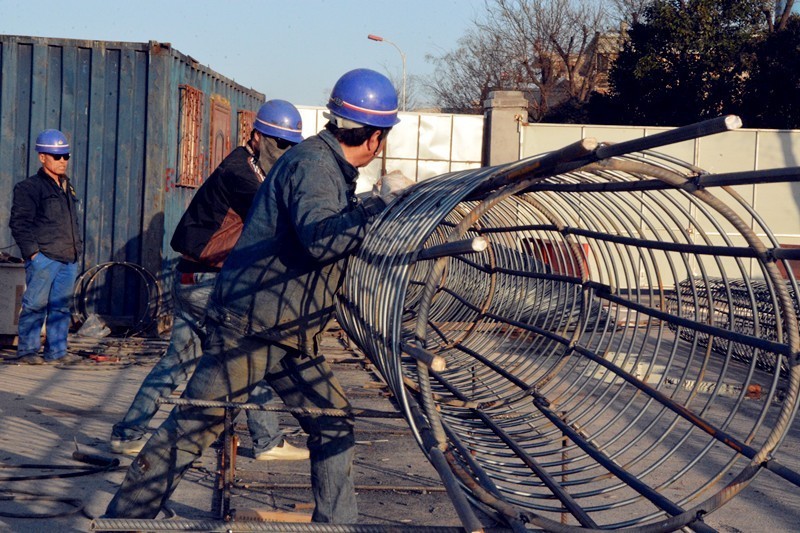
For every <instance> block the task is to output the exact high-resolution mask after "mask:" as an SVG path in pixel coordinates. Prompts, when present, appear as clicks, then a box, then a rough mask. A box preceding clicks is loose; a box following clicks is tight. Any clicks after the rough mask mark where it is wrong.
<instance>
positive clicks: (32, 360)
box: [17, 353, 47, 365]
mask: <svg viewBox="0 0 800 533" xmlns="http://www.w3.org/2000/svg"><path fill="white" fill-rule="evenodd" d="M17 362H18V363H19V364H21V365H43V364H45V363H46V362H47V361H45V360H44V357H42V356H41V355H36V354H35V353H32V354H29V355H23V356H22V357H20V358H19V359H17Z"/></svg>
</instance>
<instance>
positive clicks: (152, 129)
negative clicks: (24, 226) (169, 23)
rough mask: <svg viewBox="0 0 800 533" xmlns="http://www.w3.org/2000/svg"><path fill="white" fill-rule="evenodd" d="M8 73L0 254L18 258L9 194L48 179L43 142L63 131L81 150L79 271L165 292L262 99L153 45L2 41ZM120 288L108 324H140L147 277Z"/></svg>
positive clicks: (0, 120)
mask: <svg viewBox="0 0 800 533" xmlns="http://www.w3.org/2000/svg"><path fill="white" fill-rule="evenodd" d="M0 72H1V73H0V135H1V136H2V142H1V143H0V185H2V188H3V190H5V191H6V194H4V195H0V248H3V251H5V252H7V253H10V254H12V255H18V254H19V250H18V248H17V247H16V246H15V245H14V241H13V239H12V236H11V232H10V230H9V228H8V217H9V213H10V209H11V199H12V197H11V190H12V188H13V186H14V184H16V183H17V182H19V181H21V180H22V179H24V178H25V177H27V176H29V175H31V174H33V173H35V172H36V170H37V169H38V167H39V161H38V157H37V154H36V152H35V150H34V144H35V139H36V136H37V134H38V133H39V132H40V131H41V130H43V129H46V128H57V129H60V130H61V131H63V132H64V133H65V134H66V135H67V138H68V139H69V141H70V143H71V146H72V148H71V154H72V157H71V159H70V164H69V170H68V173H69V176H70V178H71V179H72V180H73V182H74V184H75V188H76V190H77V192H78V195H79V197H80V201H81V204H82V208H83V209H82V220H81V228H82V231H83V237H84V242H85V249H84V253H83V257H82V258H81V265H80V269H79V270H80V271H86V270H88V269H90V268H92V267H93V266H95V265H98V264H102V263H107V262H111V261H114V262H130V263H135V264H137V265H141V266H143V267H144V268H145V269H147V271H149V272H151V273H153V275H154V276H155V277H156V278H158V279H159V280H162V281H165V282H166V283H167V284H168V283H169V280H167V279H165V274H167V273H168V272H169V270H170V268H171V265H172V264H173V262H174V260H175V253H174V252H173V251H172V250H171V249H170V247H169V240H170V238H171V236H172V231H173V230H174V228H175V225H176V224H177V222H178V220H179V219H180V216H181V215H182V213H183V211H184V209H185V207H186V206H187V205H188V203H189V201H190V199H191V197H192V195H193V194H194V192H195V190H196V187H197V186H198V185H199V184H200V183H202V180H203V179H204V178H205V177H206V176H207V175H208V173H209V170H211V169H213V168H214V166H216V164H217V163H218V162H219V161H220V160H221V159H222V158H223V157H224V156H225V155H226V154H227V153H228V152H229V151H230V150H231V149H233V148H234V147H235V146H237V144H238V143H240V142H241V139H242V137H243V136H244V135H246V134H247V133H249V130H250V128H251V125H252V120H253V117H254V114H255V111H256V110H257V109H258V106H259V105H260V104H261V103H263V102H264V95H263V94H261V93H259V92H257V91H255V90H252V89H248V88H246V87H243V86H241V85H239V84H237V83H235V82H234V81H232V80H231V79H229V78H226V77H225V76H223V75H221V74H219V73H217V72H214V71H213V70H211V69H210V68H207V67H205V66H203V65H200V64H198V63H197V62H196V61H195V60H193V59H192V58H191V57H189V56H187V55H184V54H182V53H180V52H178V51H177V50H175V49H173V48H172V47H171V45H169V44H166V43H158V42H154V41H151V42H149V43H123V42H108V41H83V40H73V39H56V38H44V37H26V36H15V35H0ZM109 270H110V269H109ZM123 270H125V269H123ZM111 277H113V280H110V281H109V283H107V285H109V287H110V285H112V284H113V285H115V288H114V290H113V291H111V290H110V288H109V287H107V288H106V289H107V290H106V291H105V292H106V296H105V298H106V299H110V302H109V303H108V305H110V306H111V308H110V309H108V310H107V312H110V313H112V314H113V313H121V314H126V313H128V314H135V313H137V312H139V311H137V310H136V309H125V308H124V307H125V306H127V307H130V306H134V307H136V306H139V307H141V305H142V303H141V301H139V302H138V303H136V302H135V301H136V300H142V297H141V294H138V295H137V291H138V293H141V287H139V288H137V287H136V286H137V285H140V284H141V280H139V279H138V276H136V275H135V274H132V273H131V272H127V273H126V272H123V273H122V274H120V273H116V274H114V275H113V276H111ZM120 290H122V291H124V293H125V294H126V298H119V296H118V295H119V294H120ZM112 292H113V294H114V295H115V296H114V297H113V298H111V296H110V295H111V293H112Z"/></svg>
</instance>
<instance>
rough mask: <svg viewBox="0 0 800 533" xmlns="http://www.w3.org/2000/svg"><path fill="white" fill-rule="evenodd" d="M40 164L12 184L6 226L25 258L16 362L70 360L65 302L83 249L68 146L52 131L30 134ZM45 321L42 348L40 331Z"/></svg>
mask: <svg viewBox="0 0 800 533" xmlns="http://www.w3.org/2000/svg"><path fill="white" fill-rule="evenodd" d="M35 146H36V151H37V152H38V155H39V162H40V163H41V165H42V166H41V168H39V171H38V172H37V173H36V174H34V175H33V176H30V177H29V178H27V179H25V180H23V181H21V182H19V183H17V184H16V185H15V186H14V199H13V202H12V206H11V216H10V218H9V224H8V225H9V227H10V228H11V234H12V235H13V237H14V240H15V241H16V243H17V246H19V249H20V252H21V254H22V257H23V259H25V293H24V294H23V296H22V304H21V309H20V315H19V326H18V327H19V329H18V334H19V341H18V346H17V354H18V355H19V358H18V361H19V362H21V363H27V364H32V365H41V364H45V363H51V362H58V363H62V364H63V363H73V362H75V361H77V360H80V357H79V356H77V355H74V354H68V353H67V333H68V331H69V325H70V320H71V314H70V302H71V299H72V291H73V287H74V285H75V278H76V277H77V275H78V260H79V259H80V257H81V253H82V251H83V239H82V237H81V232H80V228H79V223H78V221H79V219H80V214H79V212H78V211H79V205H80V202H79V201H78V197H77V194H76V193H75V189H74V188H73V187H72V183H71V182H70V180H69V178H68V177H67V165H68V161H69V157H70V146H69V141H68V140H67V137H66V136H65V135H64V134H63V133H62V132H60V131H59V130H55V129H48V130H44V131H42V132H41V133H40V134H39V135H38V136H37V137H36V145H35ZM42 325H45V326H46V328H45V332H46V336H45V343H44V351H43V352H42V354H41V355H39V351H40V349H41V347H42V342H41V331H42Z"/></svg>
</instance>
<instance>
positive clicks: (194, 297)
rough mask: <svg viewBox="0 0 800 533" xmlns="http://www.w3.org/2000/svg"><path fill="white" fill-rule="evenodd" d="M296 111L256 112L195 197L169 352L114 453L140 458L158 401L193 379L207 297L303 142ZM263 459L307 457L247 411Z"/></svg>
mask: <svg viewBox="0 0 800 533" xmlns="http://www.w3.org/2000/svg"><path fill="white" fill-rule="evenodd" d="M302 126H303V124H302V120H301V118H300V112H299V111H298V110H297V108H296V107H295V106H294V105H292V104H291V103H289V102H287V101H286V100H269V101H267V102H265V103H264V104H262V105H261V107H260V108H259V109H258V112H257V113H256V116H255V119H254V122H253V129H252V131H251V133H250V139H249V141H248V142H247V143H246V144H245V145H244V146H240V147H238V148H236V149H235V150H233V151H232V152H231V153H230V154H229V155H228V156H227V157H226V158H225V159H224V160H223V161H222V163H220V165H219V166H218V167H217V168H216V169H215V170H214V172H213V173H212V174H211V175H210V176H209V177H208V178H207V179H206V180H205V181H204V182H203V184H202V185H201V186H200V188H199V189H198V190H197V192H196V193H195V195H194V197H193V198H192V201H191V202H190V203H189V207H188V208H187V209H186V211H185V212H184V214H183V216H182V217H181V220H180V221H179V222H178V226H177V228H176V229H175V232H174V233H173V236H172V240H171V241H170V244H171V246H172V249H173V250H175V251H176V252H178V253H180V254H181V257H180V259H179V261H178V263H177V265H176V267H175V273H174V276H173V281H172V285H171V289H172V301H173V304H174V308H175V311H174V315H173V324H172V334H171V336H170V343H169V347H168V348H167V351H166V353H165V354H164V356H163V357H162V358H161V359H160V360H159V361H158V362H157V363H156V364H155V366H154V367H153V368H152V369H151V371H150V373H149V374H148V375H147V377H146V378H145V380H144V381H143V382H142V385H141V386H140V387H139V391H138V392H137V393H136V396H135V397H134V399H133V402H132V403H131V405H130V408H129V409H128V411H127V413H125V416H124V417H123V418H122V420H120V421H119V422H117V423H116V424H114V427H113V428H112V430H111V439H110V445H111V450H112V451H113V452H114V453H124V454H134V455H135V454H137V453H139V451H140V450H141V449H142V447H143V446H144V444H145V442H146V441H147V439H146V438H145V437H146V435H147V433H148V427H149V423H150V421H151V420H152V418H153V416H155V414H156V412H157V411H158V408H159V406H158V404H157V402H156V399H157V398H159V397H161V396H169V395H170V394H171V393H172V392H173V391H174V390H175V389H176V388H178V386H179V385H180V384H181V383H182V382H183V381H185V380H186V379H188V377H189V376H190V375H191V374H192V371H193V370H194V367H195V365H196V363H197V360H198V359H199V358H200V355H201V354H202V351H201V344H202V341H203V339H205V329H204V327H203V318H204V315H205V311H206V307H207V304H208V297H209V294H210V293H211V289H212V288H213V287H214V283H215V281H216V278H217V275H218V273H219V271H220V269H221V268H222V266H223V264H224V262H225V259H226V257H227V256H228V253H229V252H230V251H231V249H232V248H233V245H234V244H235V243H236V241H237V239H238V238H239V235H240V234H241V231H242V226H243V224H244V219H245V217H246V216H247V211H248V210H249V209H250V204H251V203H252V202H253V197H254V196H255V194H256V191H257V190H258V188H259V186H260V185H261V183H262V182H263V181H264V179H265V178H266V175H267V173H268V172H269V170H270V169H271V168H272V166H273V165H274V164H275V162H276V161H277V160H278V159H279V158H280V157H281V156H282V155H283V153H284V152H285V151H286V150H288V149H289V148H290V147H292V146H294V145H295V144H297V143H299V142H300V141H302V140H303V137H302V135H301V130H302ZM272 397H273V392H272V390H271V389H270V388H269V387H268V386H266V385H264V384H263V383H262V384H259V386H258V387H256V389H255V391H254V393H253V394H252V398H251V399H252V401H253V402H256V403H267V402H268V401H269V400H270V399H271V398H272ZM247 423H248V427H249V429H250V436H251V438H252V442H253V456H254V457H255V459H257V460H264V461H272V460H303V459H308V450H306V449H304V448H297V447H294V446H292V445H291V444H290V443H289V442H288V441H286V440H285V439H284V434H283V432H281V431H280V430H279V420H278V415H277V413H275V412H272V411H247Z"/></svg>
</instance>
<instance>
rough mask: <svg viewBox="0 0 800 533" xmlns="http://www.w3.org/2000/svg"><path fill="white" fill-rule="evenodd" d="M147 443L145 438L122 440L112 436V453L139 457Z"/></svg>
mask: <svg viewBox="0 0 800 533" xmlns="http://www.w3.org/2000/svg"><path fill="white" fill-rule="evenodd" d="M146 442H147V441H146V440H145V439H144V437H139V438H136V439H120V438H119V437H114V436H113V435H112V436H111V440H110V444H111V451H112V452H114V453H123V454H125V455H139V452H140V451H142V448H144V445H145V443H146Z"/></svg>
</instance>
